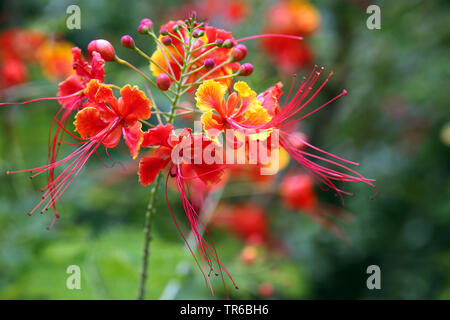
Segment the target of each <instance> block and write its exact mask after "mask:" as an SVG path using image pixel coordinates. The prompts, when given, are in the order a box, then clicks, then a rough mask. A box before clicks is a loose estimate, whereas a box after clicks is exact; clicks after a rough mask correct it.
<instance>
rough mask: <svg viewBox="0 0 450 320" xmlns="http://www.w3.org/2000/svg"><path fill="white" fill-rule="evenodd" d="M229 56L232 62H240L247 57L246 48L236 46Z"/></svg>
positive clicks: (240, 45) (239, 45) (241, 45)
mask: <svg viewBox="0 0 450 320" xmlns="http://www.w3.org/2000/svg"><path fill="white" fill-rule="evenodd" d="M231 56H232V57H233V60H234V61H241V60H244V58H245V57H246V56H247V47H246V46H244V45H243V44H238V45H236V47H234V48H233V50H231Z"/></svg>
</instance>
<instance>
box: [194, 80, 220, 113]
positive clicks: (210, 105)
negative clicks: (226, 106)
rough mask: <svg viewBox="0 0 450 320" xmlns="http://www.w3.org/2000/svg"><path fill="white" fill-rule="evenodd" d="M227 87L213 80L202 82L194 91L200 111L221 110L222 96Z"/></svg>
mask: <svg viewBox="0 0 450 320" xmlns="http://www.w3.org/2000/svg"><path fill="white" fill-rule="evenodd" d="M226 90H227V88H226V87H225V86H223V85H221V84H220V83H219V82H217V81H214V80H207V81H205V82H203V83H202V84H201V85H200V86H199V87H198V89H197V92H196V93H195V101H197V107H198V108H199V109H200V110H202V111H205V112H206V111H209V110H221V108H222V104H223V103H224V99H223V96H224V95H225V92H226Z"/></svg>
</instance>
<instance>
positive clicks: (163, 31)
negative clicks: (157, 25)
mask: <svg viewBox="0 0 450 320" xmlns="http://www.w3.org/2000/svg"><path fill="white" fill-rule="evenodd" d="M159 33H160V34H161V35H162V36H167V35H168V34H169V30H167V29H166V28H162V29H161V30H159Z"/></svg>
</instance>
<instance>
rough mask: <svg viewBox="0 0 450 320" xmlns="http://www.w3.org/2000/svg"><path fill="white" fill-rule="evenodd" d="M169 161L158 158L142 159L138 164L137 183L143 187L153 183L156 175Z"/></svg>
mask: <svg viewBox="0 0 450 320" xmlns="http://www.w3.org/2000/svg"><path fill="white" fill-rule="evenodd" d="M169 161H170V159H166V160H164V159H161V158H159V157H143V158H142V159H141V161H140V162H139V170H138V175H139V183H140V184H142V185H143V186H144V187H146V186H148V185H149V184H152V183H153V181H155V178H156V176H157V175H158V173H159V172H160V171H161V170H162V169H164V167H165V166H166V165H167V164H168V163H169Z"/></svg>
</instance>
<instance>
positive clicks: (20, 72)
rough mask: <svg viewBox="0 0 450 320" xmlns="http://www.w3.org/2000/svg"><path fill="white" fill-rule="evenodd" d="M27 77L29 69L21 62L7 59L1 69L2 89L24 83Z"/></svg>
mask: <svg viewBox="0 0 450 320" xmlns="http://www.w3.org/2000/svg"><path fill="white" fill-rule="evenodd" d="M27 75H28V71H27V68H26V67H25V65H24V64H23V62H22V61H21V60H18V59H14V58H8V59H5V60H3V61H2V65H1V67H0V88H7V87H10V86H14V85H18V84H21V83H24V82H25V81H26V79H27Z"/></svg>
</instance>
